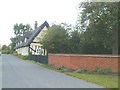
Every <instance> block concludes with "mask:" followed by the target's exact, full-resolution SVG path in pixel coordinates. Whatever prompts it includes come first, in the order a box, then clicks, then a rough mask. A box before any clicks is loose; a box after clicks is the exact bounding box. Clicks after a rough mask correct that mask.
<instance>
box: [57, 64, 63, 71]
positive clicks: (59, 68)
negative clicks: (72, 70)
mask: <svg viewBox="0 0 120 90" xmlns="http://www.w3.org/2000/svg"><path fill="white" fill-rule="evenodd" d="M64 69H65V67H64V66H63V65H62V66H60V67H58V68H57V70H64Z"/></svg>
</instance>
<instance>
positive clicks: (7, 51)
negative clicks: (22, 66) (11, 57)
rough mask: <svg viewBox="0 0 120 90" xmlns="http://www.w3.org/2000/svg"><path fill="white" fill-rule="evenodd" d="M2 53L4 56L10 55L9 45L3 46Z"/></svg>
mask: <svg viewBox="0 0 120 90" xmlns="http://www.w3.org/2000/svg"><path fill="white" fill-rule="evenodd" d="M2 53H3V54H9V53H10V48H9V46H7V45H3V46H2Z"/></svg>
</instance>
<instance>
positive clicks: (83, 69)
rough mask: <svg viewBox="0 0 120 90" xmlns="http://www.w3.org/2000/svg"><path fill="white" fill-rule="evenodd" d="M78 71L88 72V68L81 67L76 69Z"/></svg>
mask: <svg viewBox="0 0 120 90" xmlns="http://www.w3.org/2000/svg"><path fill="white" fill-rule="evenodd" d="M76 72H77V73H87V72H88V70H87V69H86V68H83V67H81V68H80V69H79V70H77V71H76Z"/></svg>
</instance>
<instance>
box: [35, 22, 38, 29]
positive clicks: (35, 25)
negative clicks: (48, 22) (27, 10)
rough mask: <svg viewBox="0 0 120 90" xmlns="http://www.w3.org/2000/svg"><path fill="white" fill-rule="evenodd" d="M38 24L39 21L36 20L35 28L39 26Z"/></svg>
mask: <svg viewBox="0 0 120 90" xmlns="http://www.w3.org/2000/svg"><path fill="white" fill-rule="evenodd" d="M37 25H38V23H37V21H35V29H36V28H37Z"/></svg>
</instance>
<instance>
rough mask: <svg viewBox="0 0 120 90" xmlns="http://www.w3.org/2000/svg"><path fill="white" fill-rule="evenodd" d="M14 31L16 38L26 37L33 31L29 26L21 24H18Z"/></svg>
mask: <svg viewBox="0 0 120 90" xmlns="http://www.w3.org/2000/svg"><path fill="white" fill-rule="evenodd" d="M13 29H14V34H15V35H16V37H19V36H24V35H25V33H26V32H29V31H31V30H32V28H31V26H30V25H29V24H26V25H24V24H23V23H20V24H18V23H16V24H15V25H14V28H13Z"/></svg>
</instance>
